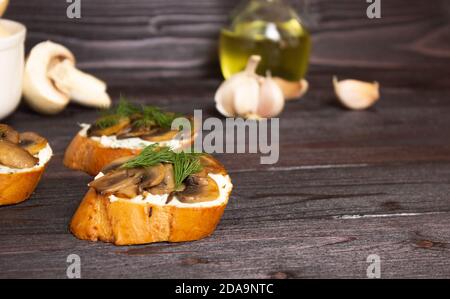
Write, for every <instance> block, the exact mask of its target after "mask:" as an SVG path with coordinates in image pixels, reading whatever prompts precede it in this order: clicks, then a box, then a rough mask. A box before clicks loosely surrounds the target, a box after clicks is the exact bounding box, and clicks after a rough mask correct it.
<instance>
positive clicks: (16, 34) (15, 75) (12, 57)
mask: <svg viewBox="0 0 450 299" xmlns="http://www.w3.org/2000/svg"><path fill="white" fill-rule="evenodd" d="M0 26H2V27H3V28H4V29H6V30H7V31H8V32H9V33H10V35H8V36H5V37H0V119H2V118H5V117H6V116H8V115H9V114H11V113H12V112H13V111H14V110H15V109H16V108H17V106H18V105H19V102H20V98H21V97H22V78H23V66H24V42H25V34H26V28H25V26H24V25H22V24H20V23H17V22H14V21H9V20H3V19H2V20H0Z"/></svg>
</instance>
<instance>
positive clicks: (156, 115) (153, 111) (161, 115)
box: [138, 106, 179, 128]
mask: <svg viewBox="0 0 450 299" xmlns="http://www.w3.org/2000/svg"><path fill="white" fill-rule="evenodd" d="M177 117H179V115H178V114H176V113H170V112H165V111H163V110H161V109H160V108H158V107H155V106H143V107H142V117H141V118H140V119H139V120H138V121H140V123H141V124H142V125H146V124H148V123H154V124H156V125H157V126H158V127H161V128H170V127H171V126H172V122H173V121H174V120H175V119H176V118H177Z"/></svg>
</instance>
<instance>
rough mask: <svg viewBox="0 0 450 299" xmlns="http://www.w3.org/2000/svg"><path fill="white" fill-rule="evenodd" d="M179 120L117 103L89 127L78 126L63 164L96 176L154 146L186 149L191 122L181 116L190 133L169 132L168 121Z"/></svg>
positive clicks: (190, 138) (190, 137)
mask: <svg viewBox="0 0 450 299" xmlns="http://www.w3.org/2000/svg"><path fill="white" fill-rule="evenodd" d="M179 117H184V116H182V115H179V114H176V113H173V112H165V111H162V110H161V109H159V108H157V107H154V106H142V107H140V106H137V105H134V104H132V103H130V102H127V101H125V100H121V101H120V102H119V104H118V105H117V106H116V107H114V108H112V109H111V110H110V111H108V112H106V113H103V115H102V116H101V117H100V118H98V119H97V120H96V121H95V122H94V123H93V124H83V125H82V127H83V128H82V130H81V131H80V132H78V134H77V135H76V136H75V138H74V139H73V140H72V142H71V143H70V145H69V147H68V148H67V150H66V153H65V156H64V165H65V166H66V167H68V168H71V169H75V170H81V171H84V172H86V173H88V174H90V175H96V174H97V173H99V172H100V170H101V169H102V168H103V167H105V166H106V165H108V164H109V163H111V162H112V161H114V160H116V159H118V158H121V157H126V156H135V155H137V154H139V153H140V152H141V151H142V149H143V148H145V147H146V146H149V145H152V144H155V143H159V144H160V145H162V146H169V147H171V148H172V149H175V150H179V149H182V148H185V147H189V146H191V144H192V142H193V140H194V138H195V128H194V127H195V123H194V120H193V118H192V117H185V118H186V119H187V121H188V122H189V124H190V126H191V131H188V132H189V133H188V134H186V133H184V132H186V130H184V131H183V130H181V128H180V130H172V128H171V127H172V122H173V121H174V120H175V119H177V118H179ZM185 135H188V136H185Z"/></svg>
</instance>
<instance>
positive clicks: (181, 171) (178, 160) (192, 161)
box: [173, 152, 202, 188]
mask: <svg viewBox="0 0 450 299" xmlns="http://www.w3.org/2000/svg"><path fill="white" fill-rule="evenodd" d="M201 170H202V165H201V164H200V159H199V157H198V154H192V153H185V152H181V153H177V154H175V155H174V157H173V173H174V177H175V188H178V187H179V186H180V185H181V184H182V183H183V181H184V180H185V179H186V178H187V177H188V176H190V175H191V174H194V173H197V172H199V171H201Z"/></svg>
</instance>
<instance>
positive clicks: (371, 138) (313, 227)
mask: <svg viewBox="0 0 450 299" xmlns="http://www.w3.org/2000/svg"><path fill="white" fill-rule="evenodd" d="M352 72H353V73H354V75H355V76H356V75H358V74H359V75H360V76H361V75H362V74H365V75H368V74H369V75H370V74H372V73H370V70H364V71H362V70H356V71H355V70H347V71H346V70H337V69H336V70H333V71H332V72H330V71H321V70H320V69H316V70H313V71H312V74H314V75H312V76H311V90H310V92H309V93H308V94H307V96H306V97H305V98H303V99H301V100H298V101H295V102H291V103H289V104H288V105H287V107H286V110H285V111H284V113H283V114H282V116H281V129H280V136H281V137H280V161H279V163H278V164H275V165H260V164H259V155H243V154H223V155H220V156H219V158H220V159H221V160H222V161H223V162H224V164H225V165H226V167H227V168H228V170H229V172H230V174H231V177H232V180H233V183H234V186H235V188H234V190H233V193H232V197H231V200H230V203H229V205H228V207H227V209H226V211H225V214H224V216H223V218H222V221H221V223H220V224H219V226H218V228H217V230H216V232H215V233H214V235H213V236H211V237H210V238H207V239H204V240H200V241H197V242H190V243H179V244H169V243H160V244H151V245H142V246H131V247H115V246H113V245H109V244H103V243H90V242H86V241H79V240H77V239H75V238H74V237H73V236H72V235H71V234H70V233H69V232H68V223H69V220H70V218H71V216H72V214H73V213H74V211H75V209H76V207H77V205H78V204H79V202H80V200H81V199H82V197H83V194H84V193H85V192H86V184H87V183H88V182H89V180H90V177H89V176H87V175H85V174H83V173H80V172H76V171H71V170H69V169H66V168H64V167H63V165H62V158H63V153H64V149H65V148H66V146H67V145H68V143H69V141H70V140H71V138H72V137H73V136H74V134H75V133H76V132H77V131H78V129H79V128H78V126H77V123H79V122H89V121H92V120H93V119H94V118H95V114H96V112H95V111H92V110H88V109H84V108H81V107H78V106H70V107H69V109H67V110H66V111H64V112H63V113H62V114H60V115H58V116H55V117H43V116H39V115H37V114H35V113H33V112H31V111H30V110H29V109H28V108H26V107H21V108H20V110H19V111H18V112H17V113H16V114H14V116H12V117H10V118H9V119H7V120H6V122H7V123H9V124H11V125H13V126H15V127H17V129H19V130H25V129H27V130H29V129H33V130H36V131H38V132H39V133H41V134H43V135H45V136H47V137H48V139H49V140H50V142H51V145H52V146H53V149H54V151H55V155H54V157H53V159H52V160H51V163H50V165H49V167H48V170H47V172H46V173H45V175H44V177H43V179H42V181H41V183H40V185H39V187H38V188H37V190H36V192H35V193H34V194H33V196H32V198H31V199H30V200H29V201H27V202H25V203H23V204H20V205H16V206H9V207H2V208H0V227H1V230H0V270H1V271H0V277H35V278H43V277H55V278H65V277H66V268H67V265H68V264H67V263H66V258H67V256H68V255H69V254H71V253H75V254H78V255H79V256H80V257H81V262H82V267H81V271H82V277H84V278H97V277H108V278H111V277H148V278H270V277H276V278H285V277H288V278H291V277H295V278H312V277H314V278H317V277H323V278H329V277H355V278H365V277H366V268H367V267H368V265H369V264H368V263H367V261H366V258H367V257H368V255H370V254H377V255H379V256H380V258H381V271H382V272H381V274H382V277H384V278H387V277H397V278H398V277H447V278H448V277H450V259H449V258H450V117H449V115H450V101H449V96H450V89H449V88H448V87H449V85H447V88H426V87H424V86H419V87H414V86H413V85H411V86H402V87H395V86H392V82H393V80H392V76H393V75H394V74H392V73H390V75H389V76H386V77H383V75H382V74H372V75H374V76H375V75H376V76H378V79H379V80H380V82H381V85H382V98H381V100H380V102H379V103H378V104H377V105H376V106H375V107H374V108H373V109H370V110H368V111H363V112H350V111H346V110H343V109H342V108H340V107H339V106H338V105H336V104H335V100H334V96H333V92H332V89H331V73H338V74H339V73H342V74H346V73H347V74H349V75H350V74H351V73H352ZM394 77H395V76H394ZM399 77H400V75H399ZM383 78H386V79H383ZM389 82H391V84H389ZM218 83H219V82H218V81H201V82H199V81H192V82H189V81H187V82H186V81H185V82H180V81H164V82H160V83H153V84H151V85H148V86H145V87H116V88H114V89H113V91H112V93H113V94H114V95H115V96H117V95H118V94H119V93H122V94H126V95H127V96H129V97H130V98H132V99H135V100H136V101H138V102H141V103H144V102H145V103H152V104H158V105H161V106H163V107H165V108H167V109H172V110H176V111H179V112H186V113H189V112H192V109H193V108H200V109H203V111H204V114H205V116H218V115H217V113H216V112H215V111H214V108H213V104H212V96H213V94H214V89H215V88H216V86H217V85H218Z"/></svg>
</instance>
